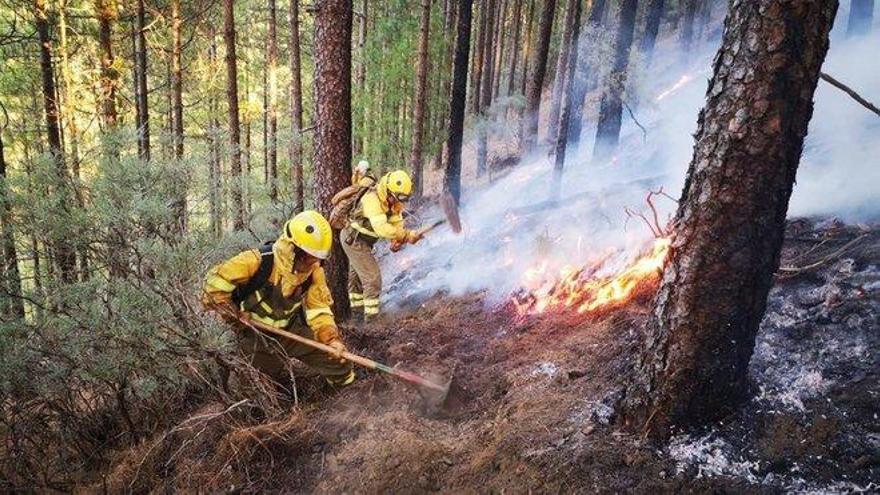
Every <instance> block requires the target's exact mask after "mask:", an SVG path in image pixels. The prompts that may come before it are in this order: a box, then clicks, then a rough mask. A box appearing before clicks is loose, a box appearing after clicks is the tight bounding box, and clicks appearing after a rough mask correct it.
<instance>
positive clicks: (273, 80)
mask: <svg viewBox="0 0 880 495" xmlns="http://www.w3.org/2000/svg"><path fill="white" fill-rule="evenodd" d="M276 28H277V19H276V9H275V0H269V43H268V47H267V49H268V53H267V54H266V62H267V63H266V65H267V68H266V70H267V72H268V73H269V74H268V77H269V88H268V89H269V96H268V98H269V104H268V109H267V110H268V112H267V119H268V120H269V131H268V132H269V151H268V153H269V199H271V200H272V201H273V202H274V201H276V200H278V111H277V108H276V105H277V100H278V96H277V93H278V34H277V31H276Z"/></svg>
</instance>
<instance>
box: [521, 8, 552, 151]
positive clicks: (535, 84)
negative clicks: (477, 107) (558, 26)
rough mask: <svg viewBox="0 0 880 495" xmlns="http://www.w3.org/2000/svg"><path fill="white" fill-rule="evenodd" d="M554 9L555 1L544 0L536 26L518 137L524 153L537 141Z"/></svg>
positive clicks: (530, 149)
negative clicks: (523, 110) (524, 106)
mask: <svg viewBox="0 0 880 495" xmlns="http://www.w3.org/2000/svg"><path fill="white" fill-rule="evenodd" d="M555 8H556V0H544V9H543V10H542V11H541V21H540V24H539V25H538V39H537V40H536V41H537V43H536V44H535V52H534V54H533V55H532V61H531V64H530V65H531V67H532V68H531V70H532V76H531V78H530V79H529V83H528V87H527V88H526V115H525V118H524V119H523V121H524V128H523V131H522V133H521V135H520V139H521V140H522V143H523V144H522V149H523V152H524V153H529V152H531V151H532V149H533V148H534V147H535V143H536V142H537V139H538V114H539V112H540V110H541V91H542V89H543V88H544V75H545V74H546V72H547V52H548V50H549V49H550V34H551V32H552V30H553V11H554V9H555Z"/></svg>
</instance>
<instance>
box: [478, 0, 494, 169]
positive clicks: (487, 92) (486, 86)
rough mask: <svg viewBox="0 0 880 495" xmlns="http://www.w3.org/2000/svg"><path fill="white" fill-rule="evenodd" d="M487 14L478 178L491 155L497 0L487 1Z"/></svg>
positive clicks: (481, 94)
mask: <svg viewBox="0 0 880 495" xmlns="http://www.w3.org/2000/svg"><path fill="white" fill-rule="evenodd" d="M485 12H486V23H485V25H486V27H487V31H486V38H485V46H484V49H485V51H484V53H483V56H484V60H483V70H482V78H483V80H482V82H481V83H480V98H479V100H480V108H479V111H480V117H481V118H482V120H483V121H484V122H483V124H482V125H480V126H478V131H477V176H478V177H482V176H483V174H485V173H486V168H487V167H486V162H487V161H488V155H489V143H488V141H489V136H488V134H489V129H488V126H489V124H488V114H489V106H490V105H491V103H492V58H493V52H494V50H492V46H491V45H490V43H491V40H492V31H491V28H492V26H493V22H492V19H493V18H494V17H495V0H486V4H485Z"/></svg>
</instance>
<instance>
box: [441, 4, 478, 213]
mask: <svg viewBox="0 0 880 495" xmlns="http://www.w3.org/2000/svg"><path fill="white" fill-rule="evenodd" d="M472 8H473V0H458V22H457V24H458V25H457V27H456V31H457V32H458V35H457V37H456V40H455V60H454V62H453V68H452V92H451V94H450V97H449V137H448V140H447V143H448V144H447V149H448V150H449V161H448V163H447V164H446V174H445V176H444V181H443V183H444V186H443V188H444V190H446V191H447V192H449V193H450V194H451V195H452V197H453V198H454V199H455V203H456V204H459V203H460V202H461V144H462V140H463V136H464V109H465V108H464V107H465V96H466V95H465V93H466V92H467V70H468V52H469V51H470V47H471V14H472V12H471V10H472Z"/></svg>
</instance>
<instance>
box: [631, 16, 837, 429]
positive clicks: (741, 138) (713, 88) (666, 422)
mask: <svg viewBox="0 0 880 495" xmlns="http://www.w3.org/2000/svg"><path fill="white" fill-rule="evenodd" d="M836 11H837V1H836V0H819V1H814V2H800V1H788V0H753V1H750V2H735V3H732V4H731V9H730V12H729V14H728V18H727V21H726V22H725V29H724V35H723V40H722V46H721V48H720V50H719V52H718V55H716V57H715V60H716V63H715V73H714V75H713V77H712V80H711V82H710V83H709V89H708V91H707V92H706V106H705V108H704V109H703V111H702V112H701V113H700V118H699V126H698V130H697V134H696V144H695V146H694V155H693V159H692V161H691V163H690V168H689V170H688V175H687V180H686V181H685V186H684V190H683V191H682V197H681V201H680V202H679V207H678V213H677V214H676V217H675V223H674V225H676V231H675V233H674V235H673V240H672V246H671V248H670V256H669V259H668V260H667V266H666V270H665V271H664V274H663V280H662V282H661V285H660V291H659V294H658V295H657V299H656V301H657V302H656V307H655V309H654V312H653V317H652V319H651V321H650V322H649V323H648V326H647V327H646V331H645V343H644V345H643V347H642V348H643V351H642V354H641V357H640V360H639V361H638V363H637V371H638V375H637V376H636V380H637V381H636V382H634V384H633V385H631V386H630V390H629V391H628V392H627V401H628V403H627V404H626V406H627V407H626V412H625V414H624V417H623V418H624V420H625V421H626V422H627V423H628V424H629V425H630V426H632V427H635V428H639V429H644V432H645V433H646V434H648V435H649V436H652V437H655V438H666V437H668V436H669V435H671V434H673V433H674V429H675V428H678V427H687V426H690V425H694V424H701V423H706V422H711V421H715V420H718V419H720V418H722V417H724V416H725V415H727V414H729V413H730V412H731V411H732V410H733V409H734V408H735V407H736V406H737V405H738V404H739V403H740V402H741V401H742V400H743V399H744V398H745V397H746V395H747V389H748V364H749V360H750V358H751V355H752V351H753V349H754V344H755V336H756V335H757V332H758V327H759V325H760V323H761V320H762V318H763V316H764V311H765V308H766V302H767V293H768V292H769V290H770V287H771V285H772V283H773V274H774V272H775V271H776V270H777V268H778V266H779V255H780V250H781V247H782V240H783V230H784V227H785V217H786V212H787V210H788V201H789V198H790V196H791V191H792V187H793V185H794V181H795V175H796V172H797V167H798V162H799V160H800V156H801V150H802V147H803V143H804V137H805V136H806V134H807V125H808V123H809V121H810V117H811V115H812V111H813V94H814V91H815V89H816V84H817V81H818V79H819V70H820V68H821V65H822V62H823V60H824V59H825V54H826V52H827V50H828V33H829V31H830V30H831V26H832V23H833V21H834V16H835V12H836ZM744 40H755V42H753V43H746V42H744ZM734 54H735V55H734ZM738 74H749V75H750V76H749V77H748V78H742V77H739V76H738Z"/></svg>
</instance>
